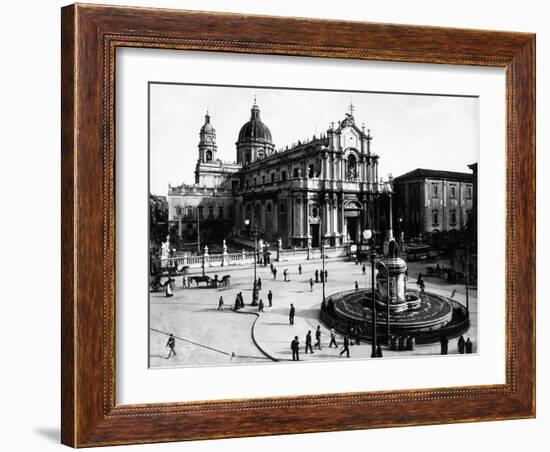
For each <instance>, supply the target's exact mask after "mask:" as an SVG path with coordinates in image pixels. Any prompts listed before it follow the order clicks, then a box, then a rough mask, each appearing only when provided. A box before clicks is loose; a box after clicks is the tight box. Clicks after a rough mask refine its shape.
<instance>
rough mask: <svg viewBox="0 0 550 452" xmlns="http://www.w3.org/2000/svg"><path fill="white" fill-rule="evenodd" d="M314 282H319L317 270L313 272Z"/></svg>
mask: <svg viewBox="0 0 550 452" xmlns="http://www.w3.org/2000/svg"><path fill="white" fill-rule="evenodd" d="M315 282H316V283H318V282H319V270H315Z"/></svg>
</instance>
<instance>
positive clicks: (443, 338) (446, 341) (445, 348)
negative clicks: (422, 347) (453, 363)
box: [439, 334, 449, 355]
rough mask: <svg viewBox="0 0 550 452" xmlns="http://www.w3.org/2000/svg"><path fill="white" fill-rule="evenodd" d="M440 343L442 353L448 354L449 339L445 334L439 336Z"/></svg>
mask: <svg viewBox="0 0 550 452" xmlns="http://www.w3.org/2000/svg"><path fill="white" fill-rule="evenodd" d="M439 343H440V344H441V354H442V355H446V354H448V352H449V339H448V338H447V336H446V335H445V334H442V335H441V337H440V338H439Z"/></svg>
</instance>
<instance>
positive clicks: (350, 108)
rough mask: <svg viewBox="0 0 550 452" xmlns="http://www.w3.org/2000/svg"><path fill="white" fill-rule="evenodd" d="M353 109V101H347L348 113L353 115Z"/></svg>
mask: <svg viewBox="0 0 550 452" xmlns="http://www.w3.org/2000/svg"><path fill="white" fill-rule="evenodd" d="M354 110H355V106H354V105H353V102H350V103H349V114H350V115H351V116H353V112H354Z"/></svg>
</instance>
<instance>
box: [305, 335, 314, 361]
mask: <svg viewBox="0 0 550 452" xmlns="http://www.w3.org/2000/svg"><path fill="white" fill-rule="evenodd" d="M308 350H309V351H310V352H311V354H312V355H313V347H312V346H311V330H309V331H308V332H307V334H306V352H305V353H306V355H307V351H308Z"/></svg>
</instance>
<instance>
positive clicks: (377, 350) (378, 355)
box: [376, 344, 384, 358]
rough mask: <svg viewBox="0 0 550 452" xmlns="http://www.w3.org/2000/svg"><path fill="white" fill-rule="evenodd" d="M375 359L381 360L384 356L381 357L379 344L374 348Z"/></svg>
mask: <svg viewBox="0 0 550 452" xmlns="http://www.w3.org/2000/svg"><path fill="white" fill-rule="evenodd" d="M376 357H377V358H383V357H384V356H383V355H382V347H380V344H378V345H377V346H376Z"/></svg>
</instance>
